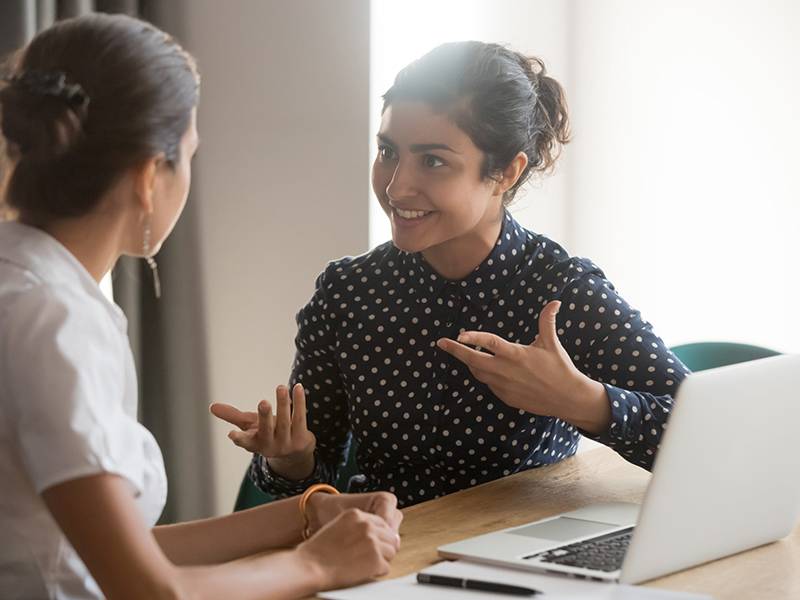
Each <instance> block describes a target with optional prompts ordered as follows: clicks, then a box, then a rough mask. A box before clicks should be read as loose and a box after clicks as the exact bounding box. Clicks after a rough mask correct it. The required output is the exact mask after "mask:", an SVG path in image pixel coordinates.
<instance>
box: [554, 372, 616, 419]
mask: <svg viewBox="0 0 800 600" xmlns="http://www.w3.org/2000/svg"><path fill="white" fill-rule="evenodd" d="M578 374H579V376H580V377H579V378H577V379H576V381H575V385H574V386H571V387H572V389H571V391H570V396H569V399H568V400H567V402H566V406H569V407H570V409H569V411H568V412H567V414H565V415H564V416H563V417H562V418H563V419H564V420H565V421H567V422H569V423H571V424H573V425H575V426H576V427H578V428H580V429H582V430H584V431H587V432H589V433H593V434H600V433H603V432H605V431H606V430H607V429H608V428H609V427H610V426H611V407H610V406H609V404H608V394H607V393H606V388H605V386H604V385H603V384H602V383H600V382H599V381H595V380H594V379H591V378H589V377H587V376H586V375H584V374H583V373H580V372H578Z"/></svg>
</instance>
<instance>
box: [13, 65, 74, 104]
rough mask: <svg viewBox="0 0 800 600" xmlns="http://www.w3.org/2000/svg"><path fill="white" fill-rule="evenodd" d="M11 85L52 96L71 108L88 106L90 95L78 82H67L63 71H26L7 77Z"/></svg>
mask: <svg viewBox="0 0 800 600" xmlns="http://www.w3.org/2000/svg"><path fill="white" fill-rule="evenodd" d="M6 81H7V82H8V83H9V84H11V85H18V86H20V87H21V88H24V89H25V90H26V91H28V93H31V94H37V95H39V96H51V97H53V98H58V99H60V100H63V101H64V102H66V103H67V104H68V105H69V106H70V107H71V108H86V107H87V106H88V104H89V96H88V95H87V94H86V92H85V91H84V90H83V88H82V87H81V86H80V84H78V83H67V75H66V74H65V73H64V72H63V71H38V70H35V69H32V70H28V71H24V72H22V73H20V74H18V75H14V76H12V77H9V78H7V79H6Z"/></svg>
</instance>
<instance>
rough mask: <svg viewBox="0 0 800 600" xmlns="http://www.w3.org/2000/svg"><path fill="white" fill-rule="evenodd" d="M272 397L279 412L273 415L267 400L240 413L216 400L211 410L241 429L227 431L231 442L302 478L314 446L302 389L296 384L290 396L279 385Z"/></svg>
mask: <svg viewBox="0 0 800 600" xmlns="http://www.w3.org/2000/svg"><path fill="white" fill-rule="evenodd" d="M275 396H276V404H277V407H278V412H277V414H276V415H274V416H273V414H272V407H271V406H270V404H269V402H267V401H266V400H262V401H261V402H259V403H258V411H257V412H243V411H241V410H239V409H238V408H236V407H234V406H231V405H230V404H219V403H215V404H212V405H211V407H210V410H211V413H212V414H213V415H214V416H215V417H218V418H220V419H222V420H223V421H227V422H228V423H230V424H232V425H235V426H236V427H238V428H239V429H240V430H241V431H231V432H230V433H228V437H229V438H230V439H231V441H233V443H234V444H236V445H237V446H239V447H240V448H244V449H245V450H248V451H250V452H253V453H258V454H261V455H262V456H264V457H266V458H267V459H268V460H269V465H270V467H271V468H272V469H273V470H275V471H276V472H277V473H279V474H280V475H283V476H284V477H288V478H289V479H294V480H300V479H304V478H306V477H308V476H309V475H310V474H311V472H312V471H313V470H314V448H315V447H316V438H315V437H314V434H313V433H311V432H310V431H309V430H308V425H307V424H306V395H305V391H304V390H303V386H302V385H300V384H299V383H298V384H296V385H295V386H294V390H293V392H292V398H289V388H287V387H286V386H284V385H281V386H278V388H277V389H276V391H275ZM292 406H294V410H292Z"/></svg>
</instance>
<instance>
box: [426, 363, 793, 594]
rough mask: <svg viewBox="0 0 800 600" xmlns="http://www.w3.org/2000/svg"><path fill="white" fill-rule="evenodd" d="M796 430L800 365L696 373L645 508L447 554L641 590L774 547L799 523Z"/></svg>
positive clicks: (598, 511) (684, 387) (596, 514)
mask: <svg viewBox="0 0 800 600" xmlns="http://www.w3.org/2000/svg"><path fill="white" fill-rule="evenodd" d="M798 423H800V355H784V356H776V357H774V358H765V359H762V360H756V361H752V362H747V363H741V364H738V365H732V366H729V367H722V368H719V369H713V370H709V371H702V372H700V373H693V374H691V375H689V376H688V377H687V378H686V379H685V380H684V381H683V383H682V384H681V386H680V388H679V389H678V393H677V397H676V403H675V408H674V410H673V414H672V416H671V417H670V419H669V421H668V423H667V425H668V427H667V430H666V431H665V432H664V437H663V438H662V440H661V448H660V450H659V452H658V456H657V459H656V463H655V468H654V469H653V477H652V479H651V481H650V485H649V487H648V489H647V493H646V494H645V498H644V502H643V503H642V505H641V507H640V506H639V505H637V504H624V503H611V504H602V505H592V506H588V507H586V508H582V509H579V510H575V511H572V512H567V513H563V514H560V515H557V516H555V517H552V518H548V519H542V520H540V521H535V522H532V523H529V524H527V525H523V526H521V527H512V528H510V529H504V530H502V531H496V532H493V533H489V534H485V535H481V536H477V537H473V538H469V539H466V540H463V541H460V542H456V543H453V544H447V545H445V546H441V547H440V548H439V549H438V550H439V554H440V555H441V556H443V557H445V558H461V559H466V560H473V561H478V562H486V563H493V564H501V565H507V566H513V567H518V568H523V569H529V570H534V571H539V572H550V573H559V574H566V575H573V576H578V577H583V578H590V579H598V580H602V581H621V582H624V583H638V582H640V581H646V580H648V579H653V578H654V577H659V576H661V575H665V574H667V573H672V572H674V571H679V570H681V569H685V568H687V567H691V566H694V565H698V564H701V563H704V562H708V561H711V560H714V559H717V558H721V557H723V556H727V555H729V554H733V553H735V552H740V551H742V550H747V549H748V548H753V547H755V546H759V545H761V544H766V543H768V542H772V541H775V540H777V539H779V538H782V537H784V536H786V535H788V534H789V533H790V532H791V530H792V529H793V528H794V526H795V523H796V522H797V519H798V517H800V442H798V438H797V436H796V432H797V427H798ZM640 508H641V510H640Z"/></svg>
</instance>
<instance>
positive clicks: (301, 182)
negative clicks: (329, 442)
mask: <svg viewBox="0 0 800 600" xmlns="http://www.w3.org/2000/svg"><path fill="white" fill-rule="evenodd" d="M368 8H369V7H368V2H367V1H366V0H337V2H335V3H334V2H317V1H314V0H293V1H292V2H284V1H282V0H270V1H264V0H259V1H256V0H247V1H244V0H242V1H238V2H236V3H220V2H217V1H215V0H184V1H183V3H182V7H181V12H182V13H183V23H182V24H181V26H180V29H181V30H182V31H180V32H179V35H180V37H181V38H182V41H183V42H184V43H185V45H186V46H187V48H188V49H189V50H190V51H192V52H193V53H194V54H195V55H196V57H197V59H198V63H199V65H200V71H201V75H202V78H203V83H202V91H201V105H200V111H199V124H198V127H199V131H200V137H201V140H203V141H202V142H201V148H200V151H199V153H198V155H197V157H196V159H195V163H194V166H195V179H194V182H193V191H192V197H191V201H192V202H194V203H195V208H196V209H197V210H198V211H199V214H198V221H199V223H200V230H201V231H200V239H201V240H203V244H204V250H203V255H202V256H201V257H200V260H201V264H202V269H201V271H202V276H203V289H204V294H205V297H206V298H205V303H206V312H207V319H206V320H207V323H206V326H207V332H206V333H207V340H208V347H209V349H210V350H209V357H208V364H209V366H210V367H209V368H210V372H209V373H207V374H202V373H199V374H198V377H206V378H207V379H208V381H209V385H210V391H211V393H210V395H211V397H212V398H213V399H214V400H217V401H223V402H230V403H233V404H235V405H238V406H240V407H241V408H243V409H244V408H249V409H252V408H253V407H255V405H256V403H257V401H258V400H259V399H261V398H268V399H274V389H275V386H276V385H278V384H281V383H286V382H287V379H288V376H289V368H290V365H291V360H292V357H293V350H294V345H293V339H294V334H295V324H294V315H295V313H296V312H297V310H298V309H299V308H300V307H301V306H302V305H303V304H305V302H306V301H307V300H308V298H310V296H311V293H312V292H313V285H314V279H315V278H316V276H317V274H318V273H319V272H320V271H321V270H322V269H323V268H324V266H325V263H326V261H328V260H331V259H333V258H335V257H339V256H342V255H345V254H354V253H360V252H363V251H364V250H366V249H367V245H368V214H367V201H368V200H367V189H368V182H367V180H366V179H365V176H364V172H365V171H364V168H365V167H364V165H366V164H367V161H368V143H369V139H368V128H369V121H368V118H369V113H368V104H367V99H368V69H369V67H368V65H369V55H368V54H369V38H368V25H369V10H368ZM228 430H229V427H228V426H226V425H224V424H222V423H217V422H215V423H214V426H213V428H212V439H211V444H212V445H213V452H214V457H215V459H214V464H213V465H207V466H204V465H198V468H213V469H214V470H215V474H216V482H217V492H216V498H215V504H216V511H217V512H218V513H223V512H228V511H230V509H231V508H232V507H233V501H234V498H235V495H236V491H237V489H238V486H239V483H240V481H241V479H242V476H243V474H244V471H245V467H246V465H247V464H248V460H249V455H247V454H246V453H245V452H244V451H242V450H240V449H238V448H236V447H234V446H233V445H232V444H231V442H230V441H229V440H228V439H227V438H226V433H227V431H228Z"/></svg>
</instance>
